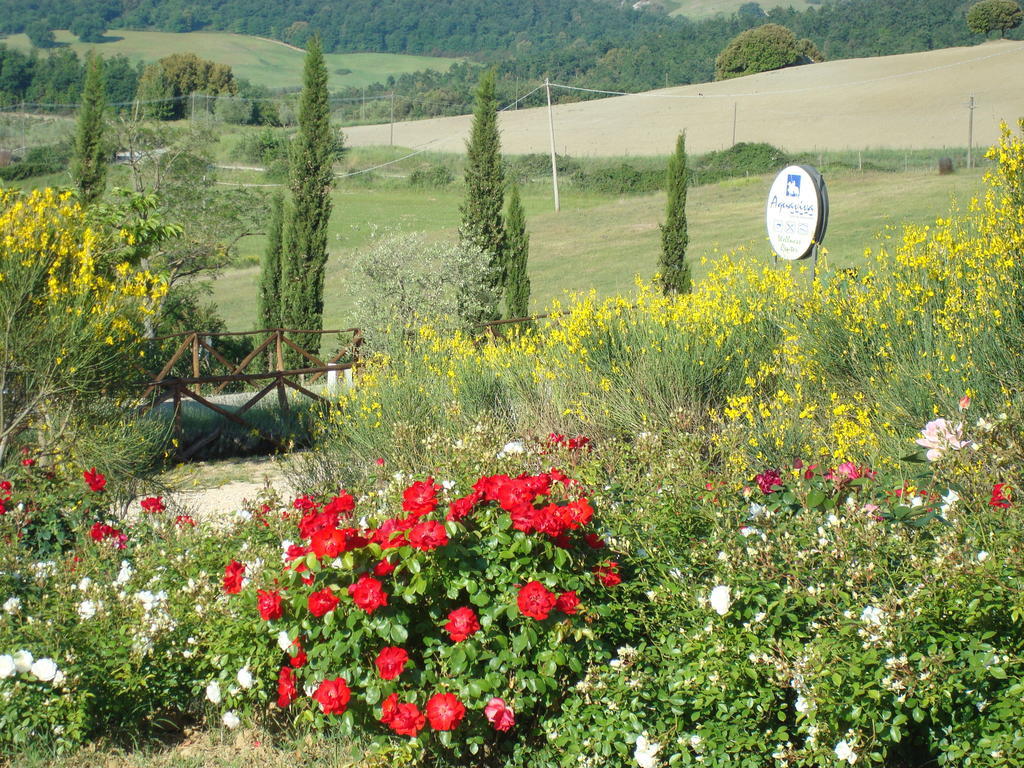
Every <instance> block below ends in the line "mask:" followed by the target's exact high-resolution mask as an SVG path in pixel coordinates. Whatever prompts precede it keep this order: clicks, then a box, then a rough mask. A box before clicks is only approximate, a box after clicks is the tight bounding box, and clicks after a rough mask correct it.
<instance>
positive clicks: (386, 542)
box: [370, 518, 409, 549]
mask: <svg viewBox="0 0 1024 768" xmlns="http://www.w3.org/2000/svg"><path fill="white" fill-rule="evenodd" d="M408 528H409V526H408V525H406V524H405V521H403V520H395V519H394V518H388V519H387V520H385V521H384V522H383V523H381V524H380V526H379V527H378V528H377V530H375V531H372V532H371V534H370V537H371V541H373V543H374V544H379V545H380V548H381V549H395V548H396V547H404V546H406V545H407V544H408V543H409V542H408V541H406V539H405V535H404V534H405V531H406V530H408Z"/></svg>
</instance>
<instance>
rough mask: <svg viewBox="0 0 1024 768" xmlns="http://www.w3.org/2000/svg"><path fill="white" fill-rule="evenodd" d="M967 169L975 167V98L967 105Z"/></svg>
mask: <svg viewBox="0 0 1024 768" xmlns="http://www.w3.org/2000/svg"><path fill="white" fill-rule="evenodd" d="M967 114H968V118H967V167H968V168H973V167H974V96H971V101H970V102H969V103H968V105H967Z"/></svg>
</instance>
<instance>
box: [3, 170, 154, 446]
mask: <svg viewBox="0 0 1024 768" xmlns="http://www.w3.org/2000/svg"><path fill="white" fill-rule="evenodd" d="M114 236H115V237H116V234H115V235H114ZM0 238H2V247H0V334H2V335H0V398H2V405H3V408H2V409H0V413H2V419H0V459H2V457H3V452H4V450H5V449H6V447H7V446H8V444H9V441H10V440H11V439H12V438H13V436H14V435H15V434H16V433H18V432H21V431H22V430H24V429H26V428H27V427H30V426H36V427H41V426H44V425H45V422H46V414H47V413H52V412H53V411H54V410H59V409H66V408H69V407H71V406H72V403H73V402H74V400H75V396H77V395H81V394H86V393H90V392H95V391H97V390H98V389H99V388H104V387H105V388H109V387H110V386H112V385H113V384H114V383H116V381H117V380H118V379H119V378H123V377H124V376H126V375H127V376H130V375H132V371H131V369H130V368H129V367H128V365H127V355H129V354H130V353H131V348H132V345H133V343H134V341H135V340H136V339H137V338H138V336H139V333H140V332H141V330H142V328H143V324H144V322H145V318H146V317H147V316H149V315H151V314H152V313H153V312H154V310H155V308H156V306H157V304H158V302H159V300H160V298H161V297H162V296H163V295H164V293H165V290H166V289H165V285H164V283H163V282H162V281H161V280H159V279H158V278H156V277H154V276H153V275H150V274H149V273H147V272H143V271H139V270H136V269H134V268H132V267H131V266H130V265H128V264H117V263H110V261H109V257H108V255H107V254H108V252H109V251H108V248H107V247H106V245H105V243H106V240H107V233H103V232H98V231H97V230H95V229H94V228H92V227H90V226H89V225H88V224H87V222H86V218H85V213H84V211H83V210H82V208H81V206H79V204H78V203H77V202H75V201H74V200H73V199H72V198H71V196H70V194H69V193H59V192H56V191H54V190H52V189H46V190H41V191H34V192H31V193H29V194H21V193H19V192H17V191H14V190H10V189H3V190H0Z"/></svg>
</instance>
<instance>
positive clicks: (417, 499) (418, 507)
mask: <svg viewBox="0 0 1024 768" xmlns="http://www.w3.org/2000/svg"><path fill="white" fill-rule="evenodd" d="M440 490H441V486H440V485H436V484H435V483H434V478H432V477H428V478H427V479H426V480H421V481H420V482H417V483H413V484H412V485H410V486H409V487H408V488H406V489H405V492H404V493H402V509H404V510H405V511H406V512H408V513H409V514H411V515H414V516H416V517H422V516H423V515H429V514H430V513H431V512H433V511H434V510H435V509H437V492H438V491H440Z"/></svg>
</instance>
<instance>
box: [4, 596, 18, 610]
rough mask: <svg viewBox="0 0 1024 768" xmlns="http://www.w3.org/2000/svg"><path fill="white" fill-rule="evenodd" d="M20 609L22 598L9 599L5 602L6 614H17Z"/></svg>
mask: <svg viewBox="0 0 1024 768" xmlns="http://www.w3.org/2000/svg"><path fill="white" fill-rule="evenodd" d="M19 608H21V599H20V598H17V597H9V598H7V599H6V600H5V601H4V611H5V612H6V613H17V612H18V609H19Z"/></svg>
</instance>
